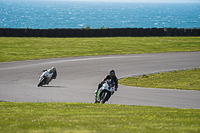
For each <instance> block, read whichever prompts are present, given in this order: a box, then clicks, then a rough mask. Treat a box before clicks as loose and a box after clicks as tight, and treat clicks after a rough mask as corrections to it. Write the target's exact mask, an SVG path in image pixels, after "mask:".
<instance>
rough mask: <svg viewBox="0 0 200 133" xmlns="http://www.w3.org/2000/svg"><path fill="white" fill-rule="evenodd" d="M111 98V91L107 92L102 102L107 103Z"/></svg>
mask: <svg viewBox="0 0 200 133" xmlns="http://www.w3.org/2000/svg"><path fill="white" fill-rule="evenodd" d="M109 98H110V93H108V92H105V93H104V96H103V98H102V99H101V101H100V103H105V102H106V101H108V99H109Z"/></svg>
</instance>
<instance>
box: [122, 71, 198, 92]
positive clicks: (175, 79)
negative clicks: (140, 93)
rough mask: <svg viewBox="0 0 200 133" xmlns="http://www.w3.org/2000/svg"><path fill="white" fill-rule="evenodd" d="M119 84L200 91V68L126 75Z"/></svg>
mask: <svg viewBox="0 0 200 133" xmlns="http://www.w3.org/2000/svg"><path fill="white" fill-rule="evenodd" d="M119 83H120V84H123V85H128V86H137V87H149V88H166V89H181V90H198V91H200V69H199V68H196V69H191V70H182V71H173V72H166V73H157V74H149V75H143V76H140V77H127V78H123V79H121V80H120V81H119Z"/></svg>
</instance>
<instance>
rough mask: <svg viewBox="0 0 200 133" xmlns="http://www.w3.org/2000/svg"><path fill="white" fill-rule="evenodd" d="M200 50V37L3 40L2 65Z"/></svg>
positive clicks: (10, 38) (1, 40)
mask: <svg viewBox="0 0 200 133" xmlns="http://www.w3.org/2000/svg"><path fill="white" fill-rule="evenodd" d="M185 51H200V37H110V38H17V37H0V62H8V61H21V60H32V59H44V58H59V57H74V56H92V55H114V54H140V53H161V52H185Z"/></svg>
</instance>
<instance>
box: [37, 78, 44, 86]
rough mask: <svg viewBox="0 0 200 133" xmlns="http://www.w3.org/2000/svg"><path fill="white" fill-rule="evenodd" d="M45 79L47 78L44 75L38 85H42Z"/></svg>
mask: <svg viewBox="0 0 200 133" xmlns="http://www.w3.org/2000/svg"><path fill="white" fill-rule="evenodd" d="M45 80H46V78H45V77H44V78H43V79H42V80H41V81H40V83H39V84H38V87H40V86H42V83H43V82H44V81H45Z"/></svg>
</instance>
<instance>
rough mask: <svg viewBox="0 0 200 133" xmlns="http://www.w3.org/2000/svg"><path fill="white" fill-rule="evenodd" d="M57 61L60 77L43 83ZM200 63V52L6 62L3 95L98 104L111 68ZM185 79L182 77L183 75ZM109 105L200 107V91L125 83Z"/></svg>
mask: <svg viewBox="0 0 200 133" xmlns="http://www.w3.org/2000/svg"><path fill="white" fill-rule="evenodd" d="M52 66H55V67H56V68H57V71H58V76H57V79H56V80H52V82H51V83H50V84H49V85H46V86H43V87H37V84H38V78H39V76H40V75H41V73H42V70H43V69H46V68H50V67H52ZM198 67H200V52H177V53H152V54H133V55H108V56H87V57H68V58H54V59H41V60H28V61H16V62H6V63H0V75H1V76H0V100H1V101H10V102H82V103H93V102H94V91H95V90H96V89H97V84H98V83H99V82H100V81H101V80H102V79H103V78H104V77H105V75H106V74H107V73H108V71H109V70H110V69H114V70H115V71H116V74H117V77H118V78H122V77H127V76H136V75H142V74H149V73H156V72H165V71H173V70H184V69H192V68H198ZM180 78H181V77H180ZM108 103H109V104H125V105H141V106H160V107H173V108H197V109H200V91H188V90H173V89H155V88H139V87H130V86H123V85H119V89H118V91H117V92H115V94H114V95H113V96H112V97H111V98H110V99H109V101H108Z"/></svg>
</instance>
